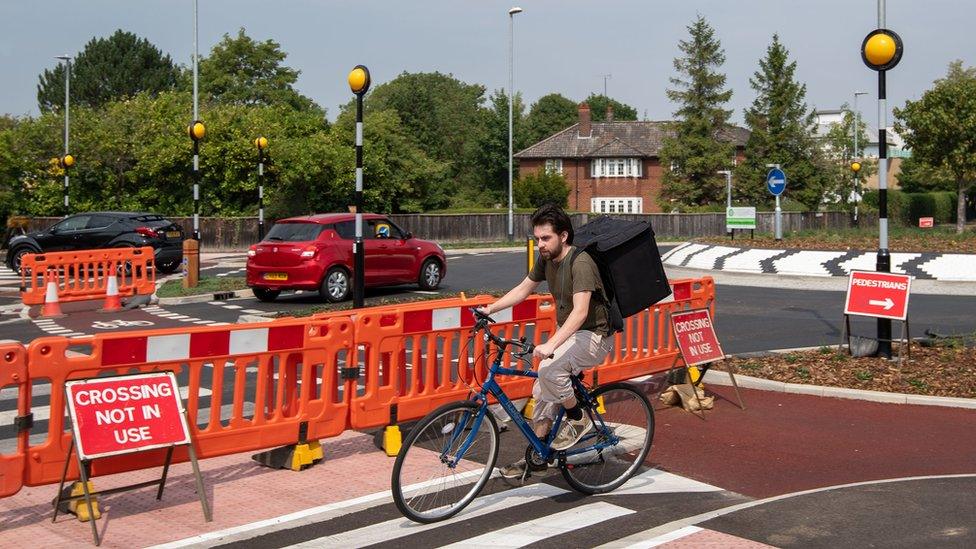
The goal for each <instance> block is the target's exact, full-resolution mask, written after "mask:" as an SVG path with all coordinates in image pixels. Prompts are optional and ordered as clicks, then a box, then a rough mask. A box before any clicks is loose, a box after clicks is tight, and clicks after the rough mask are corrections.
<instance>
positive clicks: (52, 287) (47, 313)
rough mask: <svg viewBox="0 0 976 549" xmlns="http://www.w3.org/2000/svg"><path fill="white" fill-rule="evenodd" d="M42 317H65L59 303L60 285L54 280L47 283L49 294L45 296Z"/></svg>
mask: <svg viewBox="0 0 976 549" xmlns="http://www.w3.org/2000/svg"><path fill="white" fill-rule="evenodd" d="M41 316H43V317H47V318H51V317H58V316H64V315H63V314H61V305H60V304H59V303H58V285H57V283H56V282H54V281H53V280H52V281H49V282H48V283H47V293H45V294H44V306H43V307H41Z"/></svg>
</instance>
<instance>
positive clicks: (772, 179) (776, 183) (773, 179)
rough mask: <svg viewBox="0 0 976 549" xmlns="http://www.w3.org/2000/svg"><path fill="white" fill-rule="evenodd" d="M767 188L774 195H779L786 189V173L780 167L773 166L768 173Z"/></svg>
mask: <svg viewBox="0 0 976 549" xmlns="http://www.w3.org/2000/svg"><path fill="white" fill-rule="evenodd" d="M766 188H767V189H769V192H770V193H772V194H773V196H779V195H781V194H783V191H785V190H786V173H784V172H783V170H781V169H779V168H773V169H771V170H769V173H768V174H766Z"/></svg>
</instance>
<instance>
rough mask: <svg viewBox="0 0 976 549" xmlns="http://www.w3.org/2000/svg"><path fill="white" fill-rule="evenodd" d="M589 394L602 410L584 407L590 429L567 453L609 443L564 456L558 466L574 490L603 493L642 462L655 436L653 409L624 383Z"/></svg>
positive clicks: (613, 384)
mask: <svg viewBox="0 0 976 549" xmlns="http://www.w3.org/2000/svg"><path fill="white" fill-rule="evenodd" d="M591 396H592V398H594V399H595V400H597V402H599V403H602V406H601V408H602V409H597V410H587V413H590V414H591V417H592V419H593V429H592V430H591V431H590V432H589V433H588V434H587V435H586V436H584V437H583V438H582V439H581V440H580V441H579V442H578V443H576V445H575V446H573V447H572V448H570V449H568V450H567V452H572V451H573V450H575V449H582V448H586V447H588V446H593V445H600V444H606V443H608V442H611V444H610V445H609V446H606V447H605V448H601V449H599V450H590V451H588V452H584V453H580V454H575V455H570V456H567V457H566V459H565V460H564V461H563V462H561V463H560V469H561V471H562V474H563V477H564V478H565V479H566V482H568V483H569V485H570V486H572V487H573V488H574V489H575V490H578V491H580V492H583V493H584V494H602V493H605V492H609V491H611V490H615V489H616V488H618V487H619V486H620V485H621V484H623V483H624V482H626V481H627V479H629V478H630V477H631V476H632V475H633V474H634V473H635V472H636V471H637V469H638V468H640V466H641V465H642V464H643V463H644V459H645V458H646V457H647V453H648V452H649V451H650V449H651V441H652V440H653V439H654V412H653V410H652V409H651V405H650V404H649V403H648V402H647V397H645V396H644V394H643V393H641V392H640V391H638V390H637V389H635V388H634V387H632V386H631V385H628V384H626V383H611V384H609V385H604V386H603V387H600V388H598V389H597V390H595V391H593V393H592V395H591Z"/></svg>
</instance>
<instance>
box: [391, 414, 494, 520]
mask: <svg viewBox="0 0 976 549" xmlns="http://www.w3.org/2000/svg"><path fill="white" fill-rule="evenodd" d="M479 412H480V406H479V405H478V404H476V403H474V402H471V401H460V402H451V403H448V404H445V405H443V406H441V407H440V408H438V409H436V410H434V411H433V412H431V413H429V414H427V416H426V417H424V419H422V420H420V423H418V424H417V426H416V427H414V428H413V430H411V431H410V434H409V435H407V439H406V440H405V441H404V442H403V447H402V448H400V453H399V454H397V458H396V463H394V464H393V481H392V487H393V501H394V502H395V503H396V506H397V508H398V509H399V510H400V512H401V513H403V514H404V516H406V517H407V518H409V519H411V520H413V521H415V522H422V523H430V522H437V521H440V520H444V519H447V518H450V517H452V516H454V515H455V514H457V513H458V512H459V511H460V510H461V509H464V507H465V506H467V505H468V504H469V503H471V500H473V499H474V498H475V496H477V495H478V492H480V491H481V489H482V488H483V487H484V485H485V483H486V482H488V478H489V477H490V476H491V471H492V468H493V467H494V466H495V460H496V459H497V458H498V425H497V424H496V423H495V418H494V417H493V416H492V415H491V414H490V413H483V414H482V413H479ZM460 452H463V454H462V455H459V453H460Z"/></svg>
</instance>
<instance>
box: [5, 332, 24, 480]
mask: <svg viewBox="0 0 976 549" xmlns="http://www.w3.org/2000/svg"><path fill="white" fill-rule="evenodd" d="M0 389H3V393H4V397H5V398H6V397H9V393H8V391H16V392H17V416H19V417H20V418H23V419H22V421H24V420H27V418H28V417H30V416H29V415H28V414H29V413H30V378H29V377H28V375H27V350H26V349H24V346H23V345H21V344H20V343H16V342H14V343H3V344H0ZM17 427H18V432H17V435H16V440H17V447H16V448H15V449H13V451H12V452H11V451H8V452H7V453H3V450H0V497H5V496H10V495H13V494H16V493H17V491H18V490H20V488H21V486H22V485H23V482H24V465H25V463H26V460H27V443H28V439H27V437H28V432H27V430H26V427H27V425H18V426H17Z"/></svg>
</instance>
